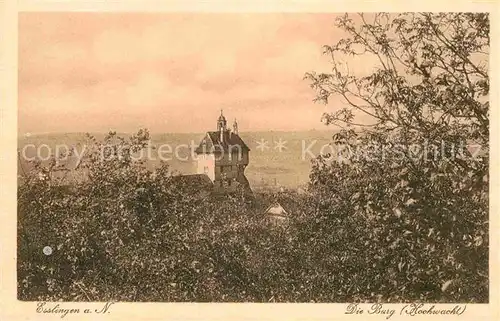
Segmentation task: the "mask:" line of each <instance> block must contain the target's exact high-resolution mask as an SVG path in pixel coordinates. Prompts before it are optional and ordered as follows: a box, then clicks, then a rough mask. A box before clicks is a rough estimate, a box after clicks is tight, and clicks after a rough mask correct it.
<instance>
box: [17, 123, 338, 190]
mask: <svg viewBox="0 0 500 321" xmlns="http://www.w3.org/2000/svg"><path fill="white" fill-rule="evenodd" d="M332 134H333V130H332V131H317V130H311V131H305V132H274V131H269V132H245V133H240V136H241V137H242V138H243V140H244V141H245V142H246V143H247V145H248V146H249V147H250V149H251V151H250V164H249V165H248V167H247V169H246V171H245V173H246V176H247V178H248V180H249V181H250V184H251V185H252V187H254V188H259V187H266V186H267V187H273V186H274V187H277V186H284V187H288V188H296V187H299V186H301V185H303V184H306V183H307V181H308V177H309V172H310V168H311V163H310V161H311V158H312V157H311V155H310V153H309V152H307V151H308V150H309V151H310V152H311V153H312V154H313V155H318V154H319V152H320V150H321V148H322V146H324V145H327V144H329V143H330V142H331V136H332ZM93 135H94V136H96V137H97V138H102V137H104V134H93ZM121 135H122V136H127V134H121ZM203 135H204V134H203V133H198V134H184V133H167V134H152V135H151V136H152V137H151V145H152V146H156V148H157V149H158V147H159V146H161V145H164V146H165V145H167V144H168V146H169V147H163V155H164V156H163V157H164V158H169V160H168V161H167V163H169V165H170V166H171V168H172V169H173V170H175V171H177V172H180V173H186V174H188V173H194V172H195V170H196V169H195V161H194V159H193V158H192V157H191V152H190V151H191V149H192V148H191V147H190V146H193V145H196V144H197V143H198V142H199V141H200V140H201V138H202V137H203ZM280 139H281V141H282V142H285V143H284V144H283V146H284V147H285V148H283V149H282V150H281V151H279V150H278V149H277V146H276V142H278V141H279V140H280ZM261 140H262V141H263V142H268V143H267V145H265V146H267V147H268V148H265V149H262V148H259V144H258V143H257V142H260V141H261ZM84 143H85V135H84V134H80V133H71V134H43V135H32V136H29V137H26V136H22V137H19V140H18V148H19V150H22V149H23V147H25V148H24V150H25V154H26V155H27V156H28V157H33V156H34V155H36V148H38V147H39V146H41V145H42V144H46V145H48V146H50V147H51V149H52V150H53V149H54V147H55V146H56V145H63V144H65V145H68V146H76V147H77V148H83V147H81V146H82V144H84ZM29 144H32V145H29ZM33 146H35V147H33ZM41 150H42V151H43V153H42V156H45V155H46V153H47V148H45V147H44V148H42V149H41ZM79 150H81V149H79ZM169 151H170V152H169ZM325 151H327V149H325ZM150 155H151V157H150V158H151V159H150V160H148V167H150V168H154V167H155V166H157V165H158V164H159V162H160V156H159V155H158V150H152V151H151V153H150ZM175 155H177V156H175ZM23 167H24V168H25V169H26V168H27V164H26V163H24V164H23Z"/></svg>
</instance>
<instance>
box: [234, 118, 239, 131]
mask: <svg viewBox="0 0 500 321" xmlns="http://www.w3.org/2000/svg"><path fill="white" fill-rule="evenodd" d="M233 133H235V134H236V135H238V122H237V121H236V118H235V119H234V122H233Z"/></svg>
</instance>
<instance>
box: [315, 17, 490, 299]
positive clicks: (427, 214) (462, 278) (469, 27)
mask: <svg viewBox="0 0 500 321" xmlns="http://www.w3.org/2000/svg"><path fill="white" fill-rule="evenodd" d="M336 25H337V27H338V28H340V29H342V30H344V31H345V32H346V37H344V38H343V39H341V40H340V41H338V42H337V43H336V44H334V45H330V46H325V47H324V53H325V54H326V55H328V57H330V58H331V63H332V70H331V72H330V73H315V72H310V73H307V74H306V78H307V79H308V80H309V81H310V84H311V86H312V88H314V89H315V90H316V92H317V96H316V100H317V101H321V102H324V103H331V102H333V101H338V100H339V98H340V100H341V101H342V103H343V106H342V107H339V108H337V110H336V111H334V112H333V113H327V114H325V115H324V117H323V120H324V121H325V123H326V124H335V125H339V126H341V127H342V130H341V131H340V132H339V133H338V134H336V135H334V137H333V138H334V143H335V144H336V146H337V147H338V150H339V151H340V152H339V153H338V154H337V155H333V156H337V157H343V159H340V160H339V159H334V157H325V156H321V157H318V159H316V161H315V163H314V165H313V170H312V172H311V184H310V185H311V190H312V191H313V192H314V194H315V196H316V198H317V203H318V206H320V207H321V211H319V212H318V214H317V215H316V216H315V218H314V219H315V220H321V221H324V224H323V228H322V229H323V230H326V231H325V232H323V233H324V234H328V235H333V233H335V230H337V231H339V230H340V231H344V230H346V229H347V230H353V227H354V226H358V228H359V230H360V231H361V232H359V233H358V232H356V233H351V234H342V233H340V234H341V235H345V237H346V239H345V240H344V243H343V244H338V242H336V241H335V240H334V239H333V238H332V237H331V236H330V237H329V236H325V237H329V238H330V239H331V242H334V243H335V244H338V246H343V247H345V246H347V247H348V248H349V247H351V248H357V249H359V248H364V249H365V251H366V252H365V253H363V254H356V255H357V257H356V259H355V262H356V265H357V266H358V268H359V270H357V271H356V272H352V273H350V274H349V273H348V276H347V277H349V276H353V275H357V276H358V278H357V280H358V281H357V282H356V283H355V284H356V286H357V287H358V290H357V291H356V290H351V292H350V293H348V295H351V294H352V295H359V296H361V297H365V298H368V299H374V295H376V294H377V291H374V290H373V285H374V284H375V287H376V288H377V287H378V290H379V293H378V294H380V295H382V297H383V298H384V299H385V300H397V301H401V300H411V299H413V300H415V299H417V300H419V299H420V300H434V301H436V300H441V301H443V300H444V301H446V300H461V301H462V300H470V301H487V297H488V168H489V164H488V155H489V151H488V149H489V111H488V107H489V103H488V94H489V76H488V69H487V68H488V54H489V18H488V15H487V14H482V13H453V14H448V13H446V14H445V13H439V14H434V13H404V14H399V15H391V14H385V13H381V14H376V15H374V16H370V17H367V16H366V15H364V14H359V15H358V16H357V17H354V18H353V17H351V16H350V15H347V14H346V15H344V16H342V17H340V18H338V19H337V21H336ZM356 56H359V57H360V58H359V59H360V60H362V58H363V57H366V58H374V59H375V60H376V61H377V65H376V66H375V68H374V69H373V70H372V71H368V72H366V73H365V74H360V73H353V72H352V71H350V68H349V64H348V63H347V64H345V63H342V60H347V61H349V59H352V57H356ZM370 60H372V59H370ZM351 69H352V68H351ZM360 115H364V116H368V117H365V119H369V121H364V122H359V121H358V119H359V116H360ZM476 144H477V145H479V146H480V150H481V153H480V154H479V155H477V154H476V153H475V151H474V150H473V148H471V146H473V145H476ZM327 156H328V155H327ZM330 156H332V155H330ZM325 226H326V227H325ZM354 235H356V237H354ZM323 236H324V235H323ZM346 242H347V244H348V245H344V244H346ZM352 255H354V253H352ZM471 258H472V259H471ZM351 259H352V260H354V258H353V257H350V255H347V257H345V258H344V259H343V260H344V262H349V261H350V260H351ZM346 264H347V263H346ZM374 280H376V281H374ZM450 284H453V285H454V286H452V287H450V286H449V285H450ZM445 285H446V286H445ZM356 286H354V288H356ZM443 289H444V290H443ZM353 291H354V292H353ZM356 293H357V294H356ZM370 293H372V295H370Z"/></svg>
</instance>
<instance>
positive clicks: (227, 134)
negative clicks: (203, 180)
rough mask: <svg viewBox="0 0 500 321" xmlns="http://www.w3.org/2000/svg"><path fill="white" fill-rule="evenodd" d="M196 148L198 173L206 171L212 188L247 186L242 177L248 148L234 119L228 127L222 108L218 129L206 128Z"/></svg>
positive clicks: (232, 189)
mask: <svg viewBox="0 0 500 321" xmlns="http://www.w3.org/2000/svg"><path fill="white" fill-rule="evenodd" d="M195 152H196V154H197V159H198V162H197V173H198V174H205V175H207V176H208V177H209V178H210V180H211V181H212V182H213V184H214V190H215V191H220V192H225V191H234V190H236V188H237V186H238V185H243V186H244V187H245V188H247V189H249V188H250V186H249V183H248V180H247V178H246V177H245V168H246V167H247V165H248V163H249V157H248V154H249V152H250V148H248V146H247V145H246V144H245V142H244V141H243V139H241V137H240V136H239V134H238V123H237V122H236V119H235V120H234V123H233V130H232V131H231V130H230V129H229V128H228V127H227V121H226V118H225V117H224V115H223V113H222V110H221V114H220V116H219V118H218V120H217V130H216V131H209V132H207V133H206V134H205V136H204V137H203V139H202V140H201V142H200V144H199V145H198V147H197V148H196V149H195Z"/></svg>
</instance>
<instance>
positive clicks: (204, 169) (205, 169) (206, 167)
mask: <svg viewBox="0 0 500 321" xmlns="http://www.w3.org/2000/svg"><path fill="white" fill-rule="evenodd" d="M203 172H204V173H205V174H208V166H205V168H203Z"/></svg>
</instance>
